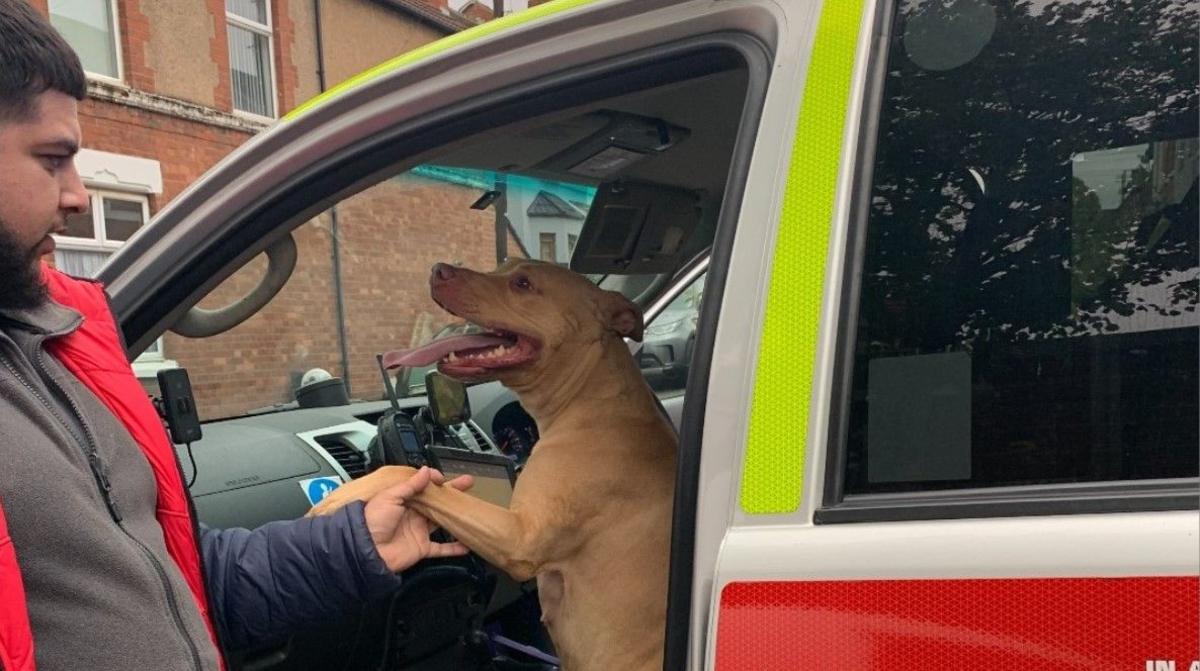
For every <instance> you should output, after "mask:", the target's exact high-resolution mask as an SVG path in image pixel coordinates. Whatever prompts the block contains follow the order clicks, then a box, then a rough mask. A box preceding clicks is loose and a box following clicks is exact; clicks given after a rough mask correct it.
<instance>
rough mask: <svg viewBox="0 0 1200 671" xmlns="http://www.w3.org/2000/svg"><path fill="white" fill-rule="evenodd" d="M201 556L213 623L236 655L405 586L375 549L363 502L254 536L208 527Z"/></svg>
mask: <svg viewBox="0 0 1200 671" xmlns="http://www.w3.org/2000/svg"><path fill="white" fill-rule="evenodd" d="M200 552H201V554H202V556H203V560H204V572H205V579H206V580H207V582H208V589H209V598H210V600H211V602H212V603H211V610H212V613H213V619H214V621H215V623H216V626H217V627H218V628H219V630H220V631H221V634H222V638H223V639H224V641H225V644H226V645H227V646H229V647H230V648H231V649H235V650H236V649H242V648H246V647H248V646H251V645H260V644H266V643H271V642H274V641H277V640H280V639H282V638H284V637H286V636H287V635H288V634H290V633H291V632H292V631H294V630H295V629H297V628H298V627H301V626H304V625H307V624H312V623H316V622H319V621H321V620H325V619H329V618H332V617H335V616H337V615H339V614H341V613H345V612H348V611H349V610H351V609H352V608H355V607H358V606H360V605H361V604H363V603H364V602H366V601H369V600H372V599H375V598H379V597H382V596H386V595H387V594H390V593H391V592H392V591H394V590H395V589H396V588H397V587H399V585H400V578H399V577H398V576H396V575H394V574H393V573H392V572H391V571H390V570H388V568H387V565H386V564H384V562H383V559H382V558H380V556H379V553H378V552H377V551H376V549H375V543H374V541H372V540H371V535H370V533H369V532H368V531H367V523H366V519H365V518H364V517H363V504H362V502H355V503H352V504H350V505H347V506H346V507H344V508H342V509H341V510H339V511H338V512H336V513H334V514H333V515H329V516H325V517H306V518H301V519H298V520H288V521H281V522H271V523H269V524H265V525H263V526H261V527H259V528H257V529H254V530H253V531H251V530H248V529H240V528H234V529H211V528H208V527H204V526H201V532H200Z"/></svg>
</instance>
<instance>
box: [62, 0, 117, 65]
mask: <svg viewBox="0 0 1200 671" xmlns="http://www.w3.org/2000/svg"><path fill="white" fill-rule="evenodd" d="M104 2H106V3H108V16H109V18H110V19H111V20H112V23H111V25H112V41H113V53H115V54H116V58H115V59H114V60H115V61H116V65H117V76H116V77H110V76H108V75H106V74H101V73H99V72H92V71H91V70H88V69H87V68H84V70H83V73H84V74H85V75H87V78H88V79H94V80H96V81H102V82H108V83H110V84H122V85H123V84H124V83H125V59H124V58H123V57H122V54H121V51H122V50H121V20H120V19H121V17H120V15H119V14H118V13H117V0H104ZM50 12H51V10H50V3H49V2H47V3H46V13H47V14H49V13H50ZM72 48H73V47H72Z"/></svg>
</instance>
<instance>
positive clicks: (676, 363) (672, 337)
mask: <svg viewBox="0 0 1200 671" xmlns="http://www.w3.org/2000/svg"><path fill="white" fill-rule="evenodd" d="M704 277H705V276H704V275H701V276H700V277H698V278H696V279H695V280H694V281H693V282H692V283H691V284H689V285H688V286H687V288H686V289H684V290H683V291H682V292H681V293H680V294H679V295H678V296H676V297H675V299H674V300H672V301H671V302H670V303H668V304H667V307H666V308H664V309H663V311H662V312H660V313H658V315H657V316H656V317H655V318H654V321H652V322H650V323H649V324H648V325H647V326H646V331H645V333H644V334H643V338H642V347H641V349H640V350H639V351H638V365H639V366H641V368H642V374H643V375H645V376H646V381H647V382H648V383H649V384H650V387H651V388H652V389H654V391H656V392H658V393H659V394H664V393H666V394H682V393H683V391H684V388H685V387H686V386H687V376H688V370H689V368H690V367H691V362H692V350H693V349H695V345H696V322H697V321H698V320H699V319H700V301H701V299H702V298H703V297H704Z"/></svg>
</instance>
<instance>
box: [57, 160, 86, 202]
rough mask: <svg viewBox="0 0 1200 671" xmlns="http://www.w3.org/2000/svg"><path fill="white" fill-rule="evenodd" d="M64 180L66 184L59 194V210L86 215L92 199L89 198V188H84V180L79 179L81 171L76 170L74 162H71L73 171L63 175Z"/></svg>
mask: <svg viewBox="0 0 1200 671" xmlns="http://www.w3.org/2000/svg"><path fill="white" fill-rule="evenodd" d="M63 179H64V180H65V183H64V184H63V185H62V191H60V192H59V198H58V207H59V209H61V210H67V211H70V212H73V213H78V214H85V213H86V212H87V211H88V205H89V203H90V202H91V198H90V197H89V196H88V192H87V188H86V187H84V186H83V180H82V179H80V178H79V171H78V170H76V169H75V162H74V161H72V162H71V169H70V170H67V171H65V172H64V173H63Z"/></svg>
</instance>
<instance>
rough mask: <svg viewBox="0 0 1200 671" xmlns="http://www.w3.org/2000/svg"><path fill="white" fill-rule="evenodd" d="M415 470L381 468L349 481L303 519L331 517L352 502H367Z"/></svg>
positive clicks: (409, 467) (404, 467)
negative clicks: (322, 516)
mask: <svg viewBox="0 0 1200 671" xmlns="http://www.w3.org/2000/svg"><path fill="white" fill-rule="evenodd" d="M416 472H417V469H415V468H412V467H411V466H383V467H381V468H378V469H376V470H374V471H372V472H370V473H369V474H367V475H364V476H363V477H361V478H358V479H357V480H351V481H350V482H347V483H346V484H344V485H342V486H341V487H338V488H337V489H335V490H333V491H332V492H330V493H329V495H328V496H326V497H325V498H323V499H321V502H320V503H318V504H317V505H315V506H313V508H312V510H310V511H308V514H307V515H305V517H319V516H321V515H332V514H333V513H335V512H337V511H338V509H339V508H342V507H344V506H345V505H346V504H348V503H350V502H352V501H369V500H371V498H372V497H374V496H375V495H376V494H378V493H379V492H381V491H383V490H385V489H387V488H388V487H391V486H392V485H396V484H399V483H401V482H404V481H405V480H408V479H409V478H411V477H412V476H413V475H414V474H415V473H416Z"/></svg>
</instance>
